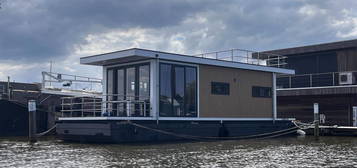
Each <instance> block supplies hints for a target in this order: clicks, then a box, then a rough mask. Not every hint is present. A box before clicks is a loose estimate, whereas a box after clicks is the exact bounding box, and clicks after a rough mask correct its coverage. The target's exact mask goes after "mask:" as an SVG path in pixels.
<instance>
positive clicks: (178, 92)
mask: <svg viewBox="0 0 357 168" xmlns="http://www.w3.org/2000/svg"><path fill="white" fill-rule="evenodd" d="M160 116H162V117H195V116H197V75H196V68H194V67H188V66H181V65H173V64H160Z"/></svg>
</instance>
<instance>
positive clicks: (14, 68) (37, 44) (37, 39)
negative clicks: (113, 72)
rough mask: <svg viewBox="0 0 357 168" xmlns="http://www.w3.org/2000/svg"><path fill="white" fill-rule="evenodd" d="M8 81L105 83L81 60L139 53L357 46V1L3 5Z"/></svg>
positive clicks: (127, 0)
mask: <svg viewBox="0 0 357 168" xmlns="http://www.w3.org/2000/svg"><path fill="white" fill-rule="evenodd" d="M0 7H1V8H0V81H1V80H7V76H10V77H11V80H12V81H16V82H40V81H41V72H42V71H49V69H50V62H51V61H52V62H53V71H55V72H60V73H67V74H76V75H84V76H91V77H99V78H101V75H102V72H101V67H96V66H88V65H80V64H79V58H80V57H83V56H90V55H95V54H101V53H106V52H112V51H116V50H122V49H127V48H132V47H138V48H145V49H151V50H160V51H166V52H175V53H181V54H199V53H205V52H212V51H220V50H226V49H233V48H240V49H249V50H255V51H264V50H272V49H280V48H288V47H297V46H303V45H310V44H317V43H326V42H333V41H341V40H349V39H356V38H357V10H354V7H357V1H356V0H338V1H337V0H264V1H261V0H249V1H248V0H0Z"/></svg>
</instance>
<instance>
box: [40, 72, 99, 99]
mask: <svg viewBox="0 0 357 168" xmlns="http://www.w3.org/2000/svg"><path fill="white" fill-rule="evenodd" d="M42 89H46V90H52V91H67V92H86V93H94V94H98V93H101V92H102V80H101V79H98V78H92V77H85V76H78V75H68V74H61V73H54V72H42Z"/></svg>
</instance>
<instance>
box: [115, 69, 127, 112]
mask: <svg viewBox="0 0 357 168" xmlns="http://www.w3.org/2000/svg"><path fill="white" fill-rule="evenodd" d="M124 82H125V76H124V69H118V70H117V94H118V95H117V96H116V97H117V98H116V100H124V99H125V97H124V95H125V83H124ZM114 107H115V108H116V110H117V114H116V115H117V116H126V111H125V106H124V104H122V103H117V104H114Z"/></svg>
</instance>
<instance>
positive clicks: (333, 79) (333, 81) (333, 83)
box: [332, 72, 335, 86]
mask: <svg viewBox="0 0 357 168" xmlns="http://www.w3.org/2000/svg"><path fill="white" fill-rule="evenodd" d="M332 86H335V72H332Z"/></svg>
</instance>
